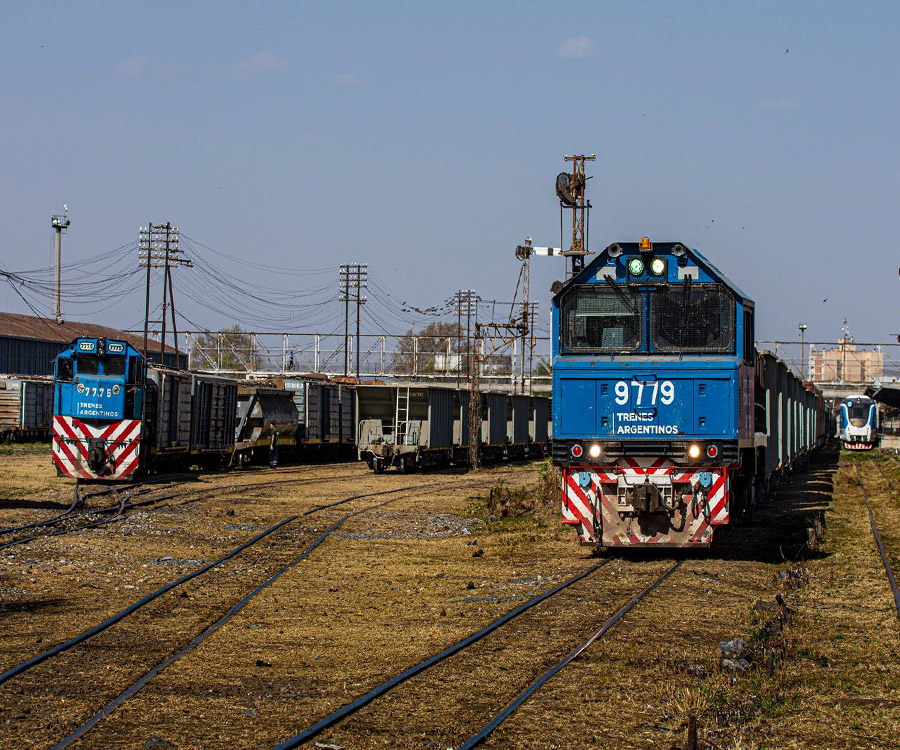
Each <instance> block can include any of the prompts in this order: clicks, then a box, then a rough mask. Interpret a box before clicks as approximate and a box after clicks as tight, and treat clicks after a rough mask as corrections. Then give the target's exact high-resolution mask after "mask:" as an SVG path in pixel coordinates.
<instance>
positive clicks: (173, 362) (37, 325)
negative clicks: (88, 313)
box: [0, 312, 187, 375]
mask: <svg viewBox="0 0 900 750" xmlns="http://www.w3.org/2000/svg"><path fill="white" fill-rule="evenodd" d="M80 337H88V338H107V339H116V340H118V341H127V342H128V343H129V344H131V345H132V346H133V347H135V348H136V349H138V350H139V351H140V350H141V349H142V348H143V345H144V337H143V335H142V334H136V333H126V332H125V331H117V330H116V329H115V328H109V327H108V326H101V325H97V324H95V323H78V322H74V321H70V320H67V321H65V322H63V323H57V322H56V321H55V320H51V319H49V318H38V317H35V316H33V315H17V314H15V313H5V312H0V373H4V374H6V375H52V374H53V359H54V358H55V357H56V355H57V354H59V352H60V351H62V349H63V348H64V347H65V346H66V345H67V344H69V343H71V342H72V341H74V340H75V339H77V338H80ZM147 348H148V350H149V351H148V352H147V358H148V359H149V360H150V361H151V362H159V360H160V357H159V342H158V341H152V340H151V341H150V342H149V343H148V347H147ZM165 364H166V365H168V366H169V367H179V366H180V367H183V368H185V367H187V355H185V354H182V353H181V352H178V351H176V350H175V349H173V348H172V347H171V346H166V348H165Z"/></svg>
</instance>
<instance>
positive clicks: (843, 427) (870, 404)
mask: <svg viewBox="0 0 900 750" xmlns="http://www.w3.org/2000/svg"><path fill="white" fill-rule="evenodd" d="M839 420H840V421H839V425H840V427H839V429H840V437H841V444H842V445H843V446H844V447H845V448H846V449H847V450H851V451H867V450H871V449H872V448H874V447H875V444H876V443H877V442H878V404H876V403H875V402H874V401H873V400H872V399H871V398H869V397H868V396H862V395H861V396H848V397H847V398H845V399H844V400H843V401H841V410H840V416H839Z"/></svg>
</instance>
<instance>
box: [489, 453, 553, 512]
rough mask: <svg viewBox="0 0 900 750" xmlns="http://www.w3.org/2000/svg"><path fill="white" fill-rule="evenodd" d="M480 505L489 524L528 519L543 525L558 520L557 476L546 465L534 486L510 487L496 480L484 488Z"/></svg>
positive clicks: (550, 467) (548, 464) (547, 463)
mask: <svg viewBox="0 0 900 750" xmlns="http://www.w3.org/2000/svg"><path fill="white" fill-rule="evenodd" d="M483 502H484V506H483V511H482V514H483V515H484V516H486V517H487V520H489V521H496V520H499V519H518V518H529V519H533V520H537V521H540V522H541V524H542V525H546V524H547V523H548V522H551V521H553V520H556V519H557V518H558V514H559V502H560V480H559V474H558V473H557V471H556V469H555V468H553V467H552V466H550V463H549V462H546V463H545V464H544V467H543V468H542V469H541V473H540V476H539V477H538V481H537V482H535V483H534V484H526V485H516V486H510V485H507V484H506V483H505V482H504V481H503V480H500V481H497V482H495V483H494V484H492V485H491V486H490V487H488V496H487V498H486V499H484V500H483ZM479 515H481V514H479Z"/></svg>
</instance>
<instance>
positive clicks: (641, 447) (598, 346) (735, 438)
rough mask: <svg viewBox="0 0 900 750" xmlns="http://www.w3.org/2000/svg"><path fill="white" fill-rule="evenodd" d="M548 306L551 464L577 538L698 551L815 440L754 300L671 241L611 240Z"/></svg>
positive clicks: (815, 420)
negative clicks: (769, 346) (761, 335)
mask: <svg viewBox="0 0 900 750" xmlns="http://www.w3.org/2000/svg"><path fill="white" fill-rule="evenodd" d="M553 291H554V292H555V294H554V297H553V330H554V332H555V335H554V337H553V402H554V409H553V443H552V445H553V448H552V451H553V462H554V464H555V465H556V466H557V467H559V469H560V471H561V474H562V520H563V523H565V524H569V525H571V526H574V527H575V528H576V529H577V531H578V536H579V539H580V541H581V542H582V543H586V544H595V545H602V546H606V547H627V546H643V545H660V546H668V547H704V546H708V545H709V544H710V543H711V542H712V538H713V531H714V529H715V528H716V527H718V526H724V525H726V524H728V523H730V522H732V521H734V520H735V518H736V517H737V516H740V515H742V514H744V513H747V512H749V511H750V509H751V508H752V506H753V505H754V503H755V501H756V500H757V499H758V498H759V497H760V495H761V494H762V493H763V492H765V491H766V489H767V488H768V487H769V485H770V483H772V482H773V481H776V480H777V478H778V477H779V476H780V475H781V474H782V473H784V472H787V471H789V470H791V469H792V468H793V467H795V466H797V465H799V464H800V463H801V462H802V460H803V458H804V456H805V455H806V454H807V453H808V452H809V451H811V450H813V449H814V448H816V447H817V446H819V445H821V444H822V443H824V441H825V439H826V437H827V434H828V433H827V425H826V413H825V405H824V400H823V398H822V394H821V393H820V392H819V391H817V390H816V389H815V388H813V387H812V386H811V385H809V384H806V383H804V382H802V381H801V380H800V379H798V378H796V377H795V376H794V375H793V374H792V373H791V372H790V370H789V369H788V368H787V367H786V366H785V365H784V363H783V362H781V361H780V360H778V359H777V358H776V357H775V356H774V355H772V354H771V353H768V352H760V351H757V350H756V348H755V344H754V315H755V309H754V303H753V301H752V300H751V299H750V298H749V297H748V296H747V295H746V294H744V293H743V292H742V291H741V290H740V289H739V288H738V287H737V286H735V285H734V284H733V283H731V282H730V281H729V280H728V279H727V278H726V277H725V276H724V275H723V274H722V273H721V271H719V270H718V269H717V268H716V267H715V266H713V265H712V264H711V263H710V262H709V261H708V260H707V259H706V258H705V257H704V256H703V255H701V254H700V253H699V252H697V251H696V250H692V249H689V248H688V247H686V246H685V245H683V244H682V243H679V242H665V243H656V244H654V243H652V242H651V241H650V239H649V238H646V237H645V238H642V239H641V240H640V242H622V243H614V244H612V245H610V246H609V247H607V248H606V249H605V250H604V251H603V252H602V253H600V254H599V255H598V256H597V258H595V259H594V260H593V261H592V262H591V263H589V264H588V265H587V266H586V267H585V268H584V269H583V270H581V271H580V272H579V273H577V274H576V275H575V276H573V277H572V278H571V279H570V280H569V281H567V282H566V283H565V284H562V283H560V282H557V283H556V284H555V285H554V290H553Z"/></svg>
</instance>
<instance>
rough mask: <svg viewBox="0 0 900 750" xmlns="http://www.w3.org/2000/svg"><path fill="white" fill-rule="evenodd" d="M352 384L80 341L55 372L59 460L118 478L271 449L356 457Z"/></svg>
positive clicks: (208, 464)
mask: <svg viewBox="0 0 900 750" xmlns="http://www.w3.org/2000/svg"><path fill="white" fill-rule="evenodd" d="M352 409H353V386H352V385H345V384H338V383H332V382H329V381H327V380H323V379H321V378H316V377H308V378H306V377H297V378H291V379H285V380H281V381H276V382H266V383H263V384H253V383H247V382H242V383H238V381H235V380H230V379H228V378H222V377H218V376H215V375H208V374H203V373H196V372H188V371H184V370H175V369H170V368H165V367H159V366H156V365H151V364H149V363H147V362H146V361H145V359H144V357H143V356H142V355H141V353H140V352H139V351H137V350H136V349H135V348H134V347H133V346H131V345H130V344H128V343H127V342H124V341H117V340H113V339H103V338H79V339H76V340H75V341H73V342H72V343H71V344H70V345H69V346H68V347H66V348H65V349H64V350H63V351H62V352H60V353H59V354H58V355H57V357H56V361H55V366H54V378H53V421H52V427H51V433H52V448H53V450H52V455H53V463H54V464H55V465H56V468H57V472H58V474H60V475H61V476H68V477H72V478H73V479H77V480H81V481H114V482H121V481H127V480H130V479H132V478H134V477H135V476H136V475H138V474H141V473H144V472H147V471H149V470H154V471H158V470H165V469H178V468H187V467H189V466H193V465H198V466H201V467H204V468H217V467H222V466H225V465H230V464H234V463H245V462H248V461H251V460H253V459H254V458H259V454H263V453H265V452H266V448H267V446H268V442H269V434H270V433H269V427H268V425H269V423H270V422H274V423H275V425H276V428H277V429H278V430H279V431H280V433H281V446H282V448H281V450H282V455H284V454H287V457H289V458H292V457H298V456H299V457H303V456H309V455H310V454H311V453H315V454H316V455H320V456H322V457H325V458H340V457H347V456H349V455H352V451H353V447H354V437H353V428H352V426H353V422H354V419H353V414H352Z"/></svg>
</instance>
